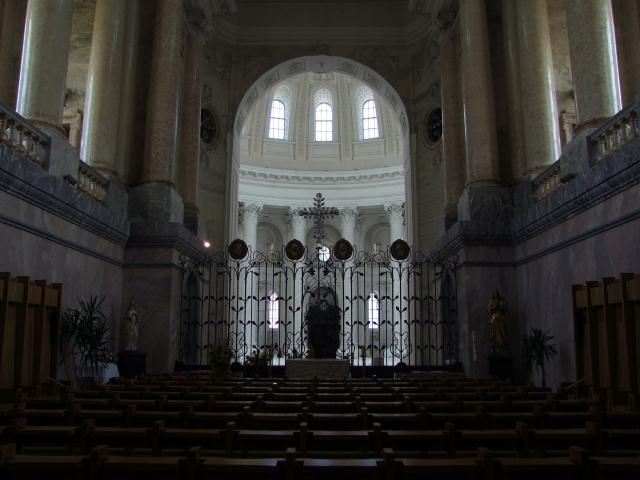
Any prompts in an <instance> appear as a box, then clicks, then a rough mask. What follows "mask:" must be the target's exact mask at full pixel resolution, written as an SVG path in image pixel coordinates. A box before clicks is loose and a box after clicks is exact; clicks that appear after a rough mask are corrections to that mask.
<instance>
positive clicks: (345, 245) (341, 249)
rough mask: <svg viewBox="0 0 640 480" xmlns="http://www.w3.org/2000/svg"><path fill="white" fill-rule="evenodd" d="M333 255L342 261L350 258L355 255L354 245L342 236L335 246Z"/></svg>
mask: <svg viewBox="0 0 640 480" xmlns="http://www.w3.org/2000/svg"><path fill="white" fill-rule="evenodd" d="M333 255H334V256H335V257H336V258H337V259H338V260H340V261H343V262H344V261H345V260H349V259H350V258H351V256H352V255H353V246H352V245H351V243H350V242H349V240H346V239H344V238H341V239H340V240H338V241H337V242H336V244H335V245H334V246H333Z"/></svg>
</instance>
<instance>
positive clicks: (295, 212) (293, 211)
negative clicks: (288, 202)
mask: <svg viewBox="0 0 640 480" xmlns="http://www.w3.org/2000/svg"><path fill="white" fill-rule="evenodd" d="M301 210H302V208H301V207H289V222H291V225H306V223H307V219H306V218H305V217H303V216H302V215H300V211H301Z"/></svg>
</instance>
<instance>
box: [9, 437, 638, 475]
mask: <svg viewBox="0 0 640 480" xmlns="http://www.w3.org/2000/svg"><path fill="white" fill-rule="evenodd" d="M0 474H2V476H3V478H7V479H8V480H36V479H37V480H40V479H42V478H47V479H48V480H70V479H76V480H80V479H92V480H143V479H153V480H178V479H179V480H196V479H197V480H200V479H202V480H205V479H221V480H223V479H233V480H254V479H256V478H260V479H265V480H269V479H283V480H298V479H301V480H319V479H326V478H332V479H333V480H353V479H365V478H366V479H370V480H387V479H388V480H392V479H393V480H395V479H399V480H404V479H407V480H417V479H429V480H481V479H482V480H510V479H518V480H526V479H538V478H542V477H544V478H545V480H578V479H593V480H632V479H633V480H635V479H637V478H638V476H639V475H640V457H637V456H636V457H597V456H589V454H588V453H587V452H585V451H584V450H582V449H579V448H575V447H573V448H570V449H569V450H568V452H567V453H566V454H565V455H564V456H562V457H552V458H539V457H502V456H496V455H494V454H492V452H490V451H487V450H485V449H478V450H477V452H476V456H475V457H474V458H456V459H450V458H444V459H434V458H402V457H398V456H397V455H396V453H395V452H394V451H393V450H391V449H386V450H385V451H384V452H383V456H382V457H381V458H364V459H314V458H306V457H300V456H298V455H297V452H296V451H295V449H289V450H288V451H287V452H286V455H285V456H284V457H273V458H221V457H203V456H202V455H201V452H200V451H199V449H198V448H192V449H190V450H189V452H187V454H186V455H181V456H147V457H137V456H123V455H111V454H109V453H108V451H107V449H106V448H105V447H102V446H99V447H96V448H94V449H93V450H92V451H91V453H90V454H89V455H65V456H52V455H24V454H18V453H16V450H15V446H14V445H4V446H2V447H0Z"/></svg>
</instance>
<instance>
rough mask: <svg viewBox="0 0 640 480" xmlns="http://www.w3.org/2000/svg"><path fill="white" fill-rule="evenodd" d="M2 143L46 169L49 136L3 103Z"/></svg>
mask: <svg viewBox="0 0 640 480" xmlns="http://www.w3.org/2000/svg"><path fill="white" fill-rule="evenodd" d="M0 143H2V144H4V145H7V146H8V147H9V148H10V149H11V150H13V151H15V152H16V153H18V154H19V155H22V156H24V157H26V158H28V159H30V160H32V161H34V162H36V163H37V164H38V165H40V166H42V167H44V168H46V166H47V164H48V163H49V151H50V144H51V140H50V139H49V136H48V135H47V134H45V133H44V132H42V131H41V130H40V129H38V128H36V127H34V126H33V125H31V124H30V123H29V122H28V121H27V120H26V119H25V118H23V117H22V116H21V115H19V114H17V113H16V112H14V111H13V110H11V109H10V108H9V107H7V106H6V105H5V104H3V103H0Z"/></svg>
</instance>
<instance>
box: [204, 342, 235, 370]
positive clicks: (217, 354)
mask: <svg viewBox="0 0 640 480" xmlns="http://www.w3.org/2000/svg"><path fill="white" fill-rule="evenodd" d="M210 352H211V353H210V354H209V362H210V363H211V367H212V368H226V367H228V366H229V362H230V361H231V351H230V350H229V349H228V348H227V347H223V346H221V345H219V346H217V347H216V348H215V350H211V351H210Z"/></svg>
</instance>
